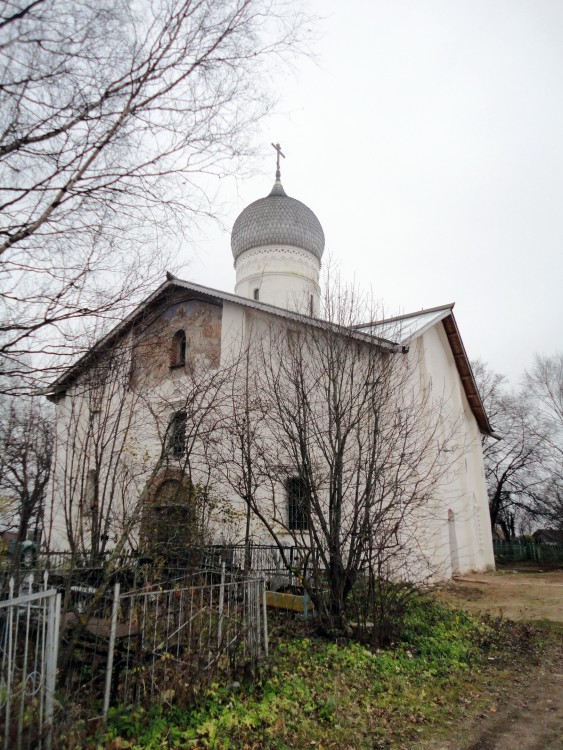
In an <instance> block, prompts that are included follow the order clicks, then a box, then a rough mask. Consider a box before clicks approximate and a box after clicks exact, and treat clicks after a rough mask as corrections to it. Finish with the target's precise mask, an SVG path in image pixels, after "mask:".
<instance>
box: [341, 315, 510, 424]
mask: <svg viewBox="0 0 563 750" xmlns="http://www.w3.org/2000/svg"><path fill="white" fill-rule="evenodd" d="M453 307H454V303H453V302H452V303H450V304H448V305H441V306H440V307H430V308H428V309H426V310H417V311H416V312H412V313H406V314H404V315H397V316H395V317H392V318H385V319H383V320H376V321H372V322H370V323H363V324H361V325H359V326H355V328H356V329H357V330H359V331H363V332H364V333H371V334H372V335H373V336H384V337H385V338H387V337H389V338H391V339H392V340H394V341H398V342H399V343H400V344H402V345H403V346H404V345H408V344H409V343H410V342H411V341H414V340H415V339H417V338H418V337H419V336H422V334H423V333H424V332H425V331H427V330H429V329H430V328H432V327H433V326H435V325H436V324H437V323H439V322H440V321H441V322H442V324H443V326H444V331H445V332H446V336H447V338H448V342H449V345H450V348H451V350H452V355H453V358H454V361H455V364H456V368H457V371H458V373H459V377H460V378H461V382H462V384H463V389H464V391H465V395H466V397H467V401H468V403H469V406H470V408H471V411H472V412H473V414H474V416H475V419H476V420H477V424H478V425H479V429H480V430H481V432H482V433H483V434H484V435H491V436H492V437H498V436H497V435H496V434H495V433H494V432H493V428H492V427H491V423H490V422H489V418H488V416H487V412H486V411H485V407H484V405H483V401H482V399H481V395H480V393H479V389H478V388H477V383H476V382H475V376H474V375H473V370H472V369H471V364H470V362H469V357H468V356H467V352H466V351H465V347H464V345H463V341H462V340H461V336H460V333H459V329H458V327H457V323H456V320H455V317H454V314H453Z"/></svg>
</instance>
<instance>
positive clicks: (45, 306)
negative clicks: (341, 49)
mask: <svg viewBox="0 0 563 750" xmlns="http://www.w3.org/2000/svg"><path fill="white" fill-rule="evenodd" d="M303 20H304V18H303V16H302V15H301V13H300V12H299V11H298V9H296V7H295V4H294V3H293V2H292V0H226V1H225V2H217V3H209V2H204V3H202V2H195V1H194V0H154V2H149V1H148V0H147V1H146V2H140V3H136V4H134V5H132V4H131V3H129V2H126V0H111V1H110V0H98V1H97V2H95V3H91V2H87V1H86V0H9V2H7V3H5V4H4V6H3V9H2V11H1V15H0V71H1V76H0V78H1V80H2V83H1V85H0V188H1V190H0V258H1V261H0V262H1V268H0V272H1V274H2V277H1V284H2V289H3V293H2V310H1V319H2V323H1V326H0V331H1V341H0V356H1V357H2V360H1V361H2V369H3V371H4V372H5V374H6V375H7V376H8V377H7V379H5V380H4V385H5V387H6V389H9V388H10V387H11V388H12V389H13V388H14V387H16V386H18V385H21V382H22V377H24V378H29V377H30V376H31V372H32V371H33V369H34V368H36V367H38V366H39V363H38V362H37V361H36V360H35V359H31V360H30V355H33V354H37V353H38V352H39V353H42V354H47V355H53V356H54V355H61V354H68V353H75V352H76V349H77V348H80V341H81V340H83V338H82V331H78V332H77V330H76V328H75V327H74V326H73V325H72V322H73V321H76V320H77V319H79V320H82V319H83V318H90V317H91V316H100V317H101V318H105V319H107V318H110V319H113V320H115V319H116V317H118V316H120V315H121V314H122V312H123V310H124V309H125V308H127V306H128V305H130V304H131V302H132V300H133V299H135V298H138V297H139V294H140V293H141V292H142V291H143V290H144V289H146V286H147V284H151V283H152V281H153V279H154V278H155V274H159V273H161V271H162V266H163V265H164V264H165V263H166V262H167V260H168V251H167V250H166V249H165V248H170V247H171V246H172V245H173V244H175V239H177V240H179V238H180V237H181V236H182V234H183V233H184V232H185V230H186V229H189V224H190V221H192V220H193V219H194V218H196V217H197V215H198V214H201V213H204V214H209V213H210V212H211V205H210V202H209V200H208V198H207V194H206V193H205V189H204V188H205V183H204V182H202V181H201V180H200V179H199V178H198V175H216V176H221V175H223V174H224V173H225V172H226V171H229V170H230V169H232V167H233V165H234V163H235V162H234V161H233V160H234V159H236V158H238V157H240V156H241V155H244V154H247V153H248V152H249V149H250V143H251V139H252V133H253V126H254V124H255V123H256V122H257V120H258V119H259V118H260V117H261V116H262V115H263V114H264V113H265V112H266V111H267V110H268V108H269V106H270V104H271V97H269V96H268V94H267V88H268V81H269V80H270V79H269V77H268V74H269V73H271V72H272V68H273V67H274V64H275V62H276V61H277V60H278V59H279V56H280V55H281V56H283V55H284V53H286V52H288V51H289V50H295V49H296V45H298V43H299V40H300V38H301V36H302V34H303V33H304V32H305V29H306V24H304V23H303ZM41 364H42V365H43V366H45V364H46V362H45V357H43V358H42V360H41Z"/></svg>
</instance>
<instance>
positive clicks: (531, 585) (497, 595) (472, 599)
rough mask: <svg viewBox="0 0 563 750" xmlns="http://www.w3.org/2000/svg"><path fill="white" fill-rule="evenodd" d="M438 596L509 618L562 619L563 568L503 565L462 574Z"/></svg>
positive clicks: (462, 605) (454, 602) (473, 609)
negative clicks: (543, 569)
mask: <svg viewBox="0 0 563 750" xmlns="http://www.w3.org/2000/svg"><path fill="white" fill-rule="evenodd" d="M440 596H441V597H442V598H444V599H445V600H446V601H448V602H449V603H450V604H453V605H454V606H457V607H462V608H464V609H469V610H472V611H480V612H488V613H489V614H491V615H502V616H504V617H507V618H508V619H510V620H528V621H529V620H550V621H552V622H563V570H554V571H539V570H538V571H537V572H535V571H534V570H533V569H530V568H524V569H522V570H517V569H512V568H505V569H503V570H499V571H497V572H496V573H486V574H472V575H468V576H462V577H458V578H456V579H455V581H454V583H453V584H452V585H450V586H448V587H447V588H445V589H442V590H441V592H440Z"/></svg>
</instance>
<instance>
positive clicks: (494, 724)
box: [423, 571, 563, 750]
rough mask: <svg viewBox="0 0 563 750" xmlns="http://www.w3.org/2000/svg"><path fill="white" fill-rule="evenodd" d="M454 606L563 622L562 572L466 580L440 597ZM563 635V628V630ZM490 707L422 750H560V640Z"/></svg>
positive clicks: (562, 729)
mask: <svg viewBox="0 0 563 750" xmlns="http://www.w3.org/2000/svg"><path fill="white" fill-rule="evenodd" d="M441 596H443V597H444V598H445V599H447V600H448V601H450V602H451V603H455V604H456V606H458V607H464V608H466V609H471V610H480V611H485V612H489V613H490V614H494V615H498V614H503V615H504V616H505V617H510V618H511V619H515V620H551V621H552V622H560V623H563V571H558V572H555V573H541V574H535V575H534V574H533V573H526V574H521V573H514V572H513V573H503V574H498V573H497V574H490V575H485V576H481V575H478V576H467V577H465V578H464V579H461V580H457V581H456V582H455V584H454V585H453V586H451V587H448V589H447V590H446V591H444V592H442V593H441ZM561 633H562V634H563V629H562V630H561ZM489 697H490V703H489V705H488V706H487V707H485V708H484V710H482V712H481V713H480V714H478V715H476V716H475V715H473V716H472V717H468V718H467V719H463V720H462V721H461V723H460V725H459V726H458V727H456V729H455V730H454V731H453V732H452V734H451V736H450V737H449V738H448V739H447V740H434V741H431V742H430V743H428V744H424V745H423V747H424V749H425V750H563V635H562V636H561V637H560V638H559V644H558V645H553V646H552V647H551V648H550V649H549V650H548V651H547V652H546V653H545V654H543V657H542V659H541V663H540V664H539V665H538V664H532V663H530V665H529V668H526V669H525V670H521V671H519V672H517V673H516V674H514V675H513V676H512V675H511V680H510V681H509V682H507V683H505V686H504V688H502V689H501V690H499V689H498V687H497V688H492V690H491V695H490V696H489Z"/></svg>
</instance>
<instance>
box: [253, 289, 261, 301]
mask: <svg viewBox="0 0 563 750" xmlns="http://www.w3.org/2000/svg"><path fill="white" fill-rule="evenodd" d="M252 296H253V297H254V299H255V300H259V299H260V289H258V287H256V289H255V290H254V292H253V293H252Z"/></svg>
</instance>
